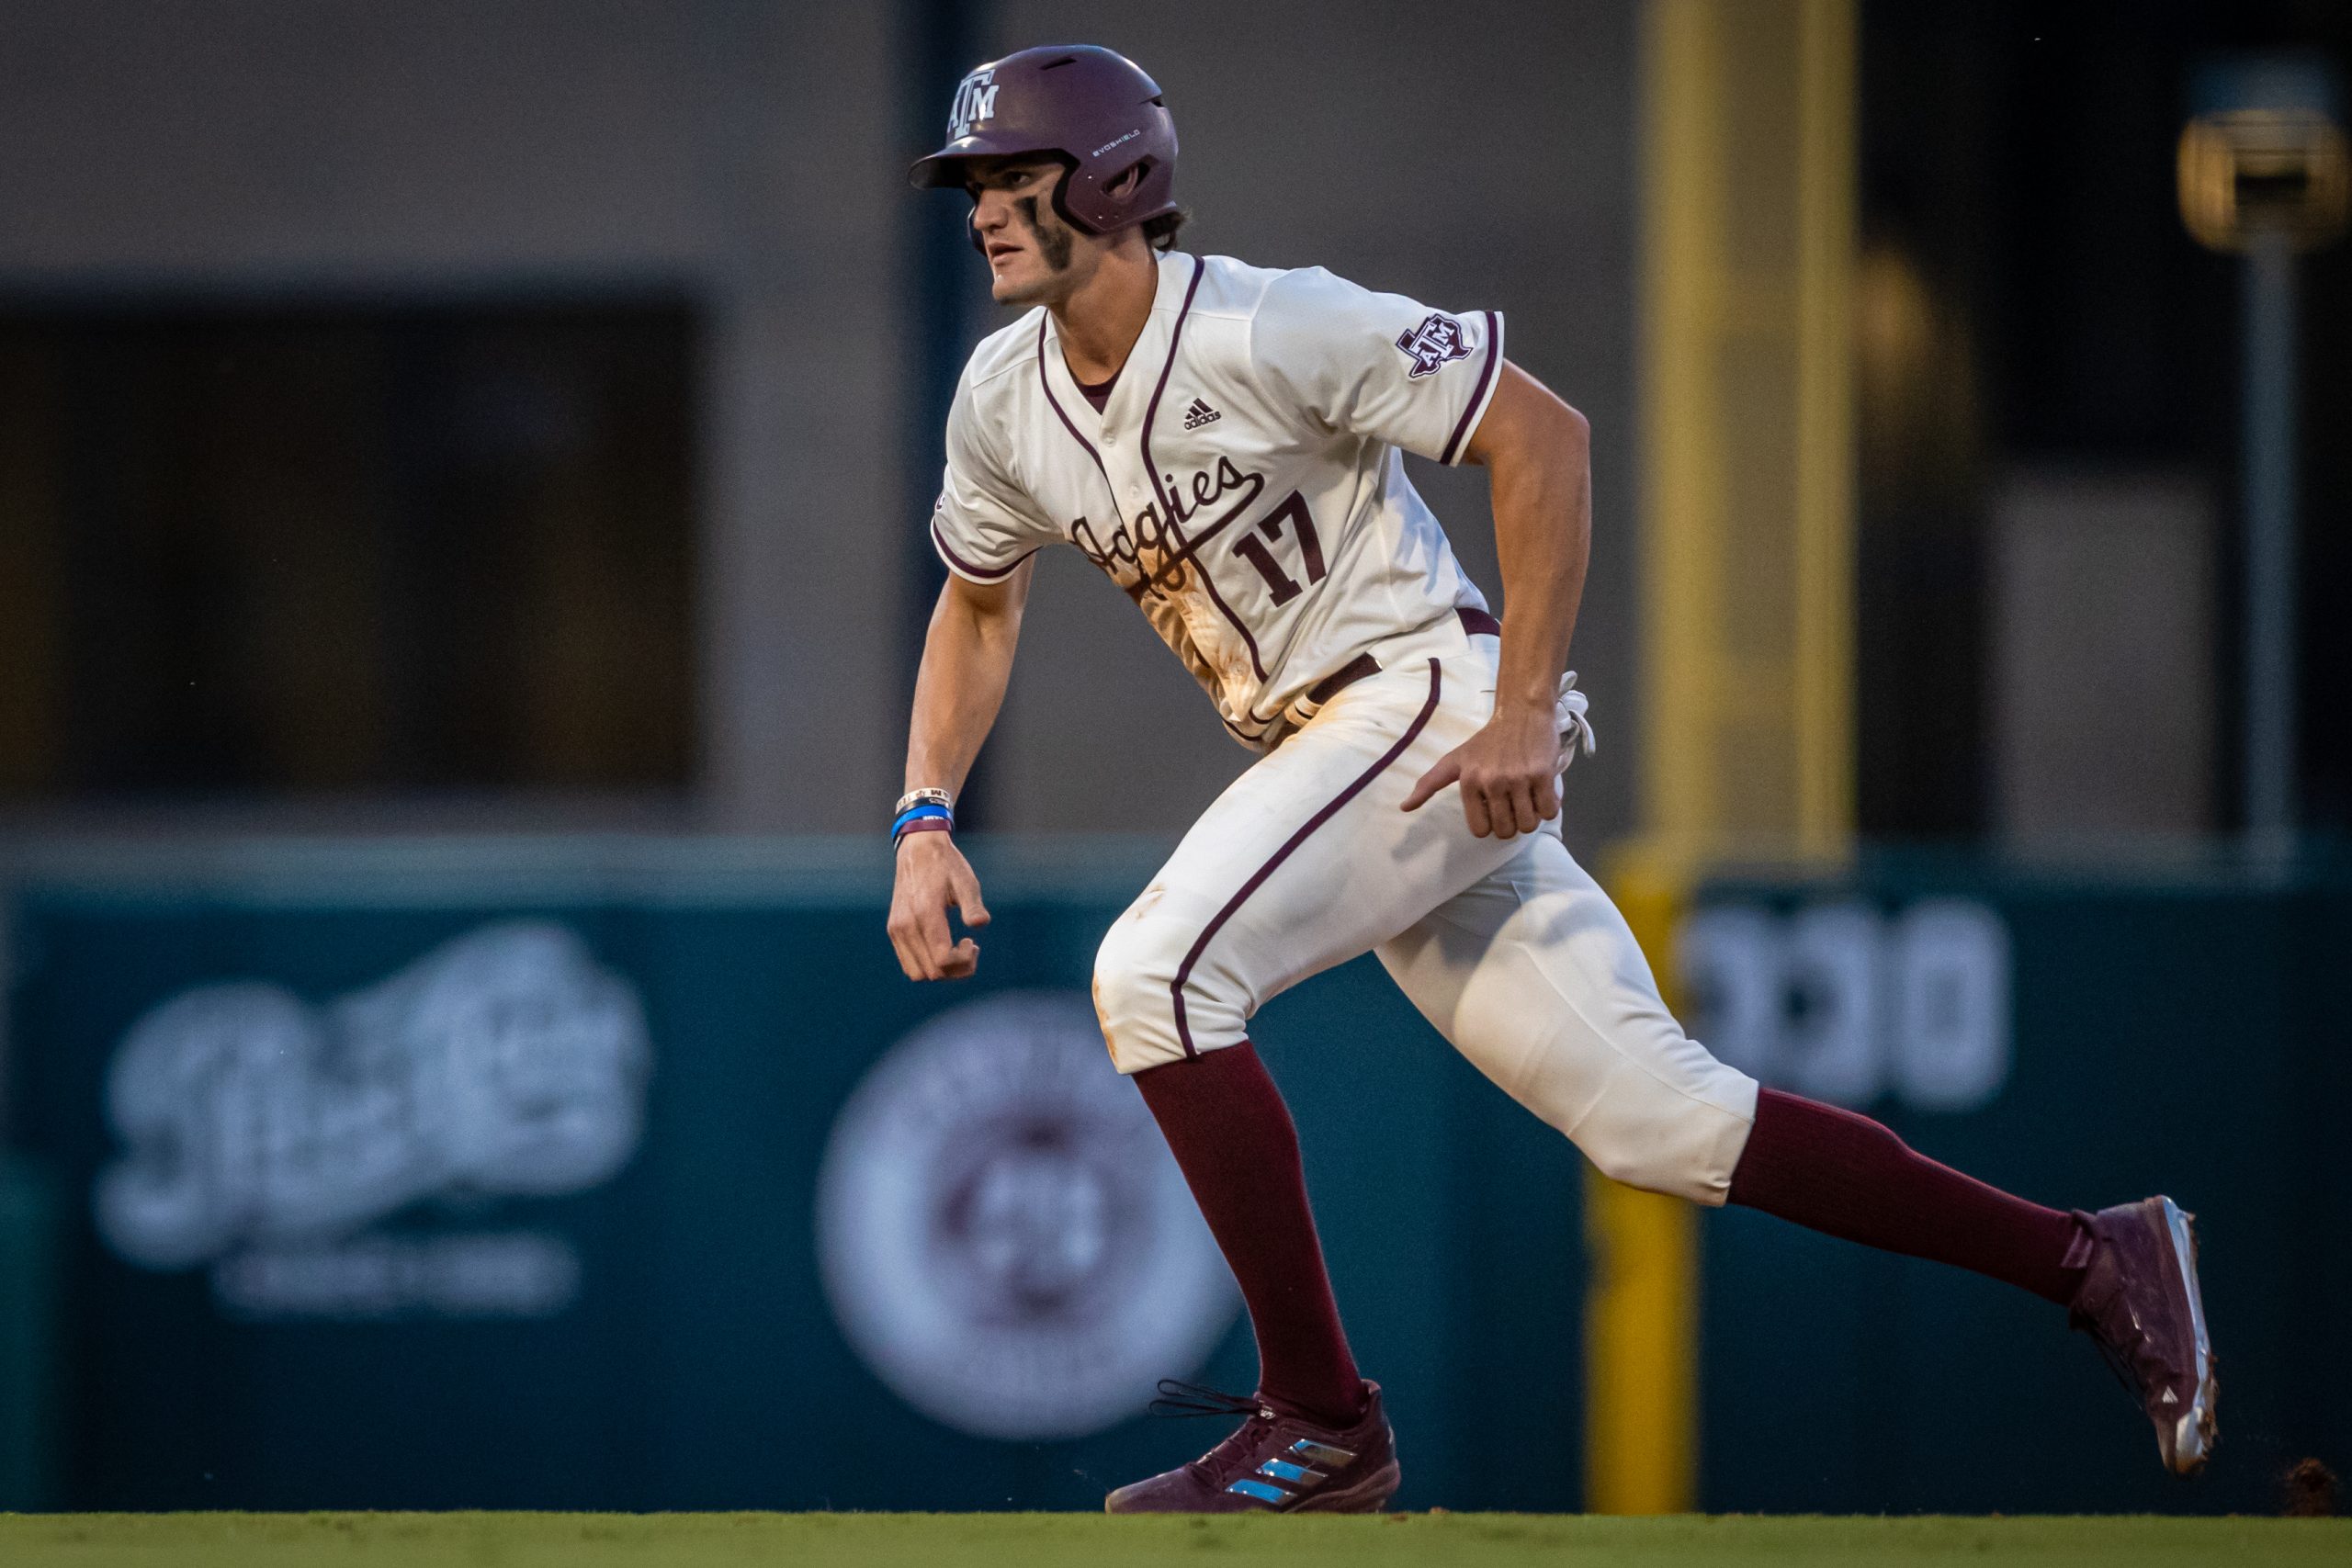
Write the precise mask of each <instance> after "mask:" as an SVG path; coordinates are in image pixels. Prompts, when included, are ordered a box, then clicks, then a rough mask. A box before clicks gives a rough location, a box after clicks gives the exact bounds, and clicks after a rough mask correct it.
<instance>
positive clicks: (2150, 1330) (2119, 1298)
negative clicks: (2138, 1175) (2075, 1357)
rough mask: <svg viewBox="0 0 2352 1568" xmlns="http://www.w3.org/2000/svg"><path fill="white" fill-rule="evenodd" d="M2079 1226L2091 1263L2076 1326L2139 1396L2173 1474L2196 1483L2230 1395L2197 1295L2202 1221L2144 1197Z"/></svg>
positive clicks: (2079, 1295) (2078, 1297)
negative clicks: (2224, 1397)
mask: <svg viewBox="0 0 2352 1568" xmlns="http://www.w3.org/2000/svg"><path fill="white" fill-rule="evenodd" d="M2075 1217H2076V1218H2077V1219H2079V1220H2080V1221H2082V1223H2083V1224H2084V1225H2085V1226H2086V1227H2087V1229H2088V1231H2089V1233H2090V1241H2091V1249H2090V1250H2091V1256H2090V1262H2089V1264H2088V1265H2087V1266H2086V1269H2084V1272H2083V1283H2082V1286H2081V1288H2080V1289H2079V1290H2077V1291H2076V1292H2075V1302H2074V1307H2073V1309H2072V1311H2071V1313H2070V1314H2069V1321H2071V1322H2072V1323H2073V1325H2075V1327H2076V1328H2079V1329H2081V1330H2083V1331H2084V1332H2085V1333H2086V1334H2088V1335H2089V1336H2090V1337H2092V1338H2093V1339H2095V1340H2097V1341H2098V1348H2099V1351H2100V1353H2101V1354H2102V1355H2104V1356H2105V1357H2106V1358H2107V1359H2108V1364H2109V1365H2110V1366H2112V1367H2113V1368H2115V1370H2116V1371H2117V1372H2118V1373H2119V1374H2120V1375H2121V1376H2123V1377H2124V1378H2126V1379H2127V1380H2128V1381H2129V1382H2130V1383H2131V1386H2132V1387H2133V1388H2134V1389H2135V1390H2136V1391H2137V1392H2138V1393H2139V1395H2140V1404H2141V1407H2142V1408H2143V1409H2144V1410H2146V1411H2147V1413H2148V1419H2149V1420H2150V1421H2153V1422H2154V1423H2155V1427H2156V1450H2157V1452H2158V1453H2160V1454H2161V1455H2163V1457H2164V1461H2165V1469H2167V1470H2170V1471H2173V1472H2176V1473H2177V1474H2180V1475H2194V1474H2196V1473H2197V1472H2199V1471H2200V1470H2202V1469H2204V1468H2205V1460H2206V1457H2207V1456H2208V1455H2210V1454H2211V1452H2212V1451H2213V1436H2214V1425H2213V1401H2214V1396H2215V1394H2216V1393H2218V1392H2219V1390H2220V1384H2219V1382H2217V1380H2216V1379H2215V1377H2214V1373H2213V1365H2214V1363H2213V1343H2212V1341H2211V1339H2210V1338H2209V1337H2207V1335H2206V1332H2205V1302H2204V1298H2203V1296H2202V1295H2201V1294H2200V1293H2199V1291H2198V1288H2197V1231H2196V1226H2195V1216H2194V1215H2192V1214H2189V1213H2187V1212H2186V1211H2184V1210H2183V1209H2182V1208H2181V1207H2180V1205H2179V1204H2177V1203H2175V1202H2174V1201H2172V1200H2171V1199H2169V1198H2143V1199H2142V1200H2141V1201H2139V1202H2137V1203H2123V1204H2119V1205H2118V1206H2116V1207H2115V1208H2112V1209H2101V1210H2100V1211H2099V1212H2098V1213H2096V1214H2085V1213H2079V1212H2078V1213H2076V1215H2075Z"/></svg>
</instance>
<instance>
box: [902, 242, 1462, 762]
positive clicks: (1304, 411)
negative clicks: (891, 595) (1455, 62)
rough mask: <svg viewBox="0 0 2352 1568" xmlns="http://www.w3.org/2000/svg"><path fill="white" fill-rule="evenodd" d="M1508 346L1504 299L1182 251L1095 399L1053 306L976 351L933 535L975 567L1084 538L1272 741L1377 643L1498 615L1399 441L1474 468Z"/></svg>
mask: <svg viewBox="0 0 2352 1568" xmlns="http://www.w3.org/2000/svg"><path fill="white" fill-rule="evenodd" d="M1502 356H1503V323H1502V317H1501V315H1500V314H1499V313H1498V312H1496V311H1493V310H1482V311H1477V312H1475V313H1471V314H1467V315H1456V314H1451V313H1448V312H1445V311H1442V310H1430V308H1428V307H1427V306H1424V305H1420V304H1417V303H1415V302H1414V301H1413V300H1410V299H1405V298H1403V297H1402V296H1400V295H1395V294H1375V293H1373V292H1372V291H1370V290H1369V289H1365V288H1358V287H1357V286H1356V285H1354V284H1352V283H1350V282H1348V281H1346V280H1345V279H1343V278H1340V277H1335V276H1332V275H1331V274H1330V273H1329V272H1326V271H1324V270H1323V269H1322V268H1320V267H1311V268H1306V269H1302V270H1298V271H1292V272H1283V271H1275V270H1271V269H1268V268H1264V267H1253V266H1248V265H1243V264H1242V263H1240V262H1237V261H1233V260H1231V259H1229V258H1227V257H1225V256H1205V257H1198V256H1191V255H1185V254H1169V255H1166V256H1163V257H1161V258H1160V261H1159V295H1158V297H1157V299H1155V300H1154V301H1153V305H1152V310H1151V317H1150V320H1149V321H1148V322H1147V323H1146V324H1145V326H1144V329H1143V335H1142V336H1141V337H1139V338H1137V339H1136V344H1135V347H1134V349H1133V350H1132V351H1131V352H1130V353H1129V354H1128V355H1127V360H1126V364H1125V366H1124V367H1122V368H1121V370H1120V372H1119V377H1118V380H1117V383H1116V385H1115V386H1114V388H1113V389H1112V390H1111V393H1110V396H1109V399H1108V400H1107V401H1106V403H1105V405H1104V407H1103V411H1102V412H1100V413H1097V412H1095V410H1094V407H1093V405H1092V404H1091V403H1090V402H1089V401H1088V400H1087V398H1086V396H1085V394H1084V393H1083V392H1082V391H1080V388H1079V386H1078V383H1077V381H1076V380H1075V378H1073V377H1072V376H1071V375H1070V371H1069V365H1068V363H1067V362H1066V361H1065V360H1064V359H1063V357H1062V350H1061V344H1060V341H1059V337H1058V334H1057V333H1056V332H1055V329H1054V323H1053V318H1052V316H1051V314H1050V313H1049V312H1047V311H1046V310H1045V309H1043V308H1042V307H1040V308H1039V309H1037V310H1032V311H1030V312H1029V313H1028V314H1026V315H1024V316H1023V317H1022V318H1021V320H1019V321H1015V322H1014V323H1013V324H1012V325H1011V326H1009V327H1006V328H1005V329H1003V330H1002V331H1001V332H998V333H993V334H991V335H990V336H989V337H988V338H986V339H985V340H983V341H982V342H981V344H980V345H979V346H978V348H977V349H976V350H974V351H973V354H972V357H971V361H970V363H969V364H968V365H967V366H966V367H965V370H964V375H963V378H962V379H961V380H960V381H959V382H958V383H957V385H956V402H955V407H954V409H953V411H952V412H950V413H949V415H948V420H947V469H946V475H945V478H944V481H943V483H942V485H941V489H940V495H939V502H938V504H937V506H936V508H935V509H934V510H933V515H932V538H933V544H934V545H936V547H938V550H939V553H940V556H941V558H943V559H944V560H945V562H946V563H947V567H948V569H949V570H951V571H954V572H956V574H957V575H959V576H962V577H965V578H968V579H970V580H972V581H976V582H993V581H1001V580H1002V579H1003V578H1004V577H1005V576H1007V575H1008V574H1010V573H1011V572H1012V570H1013V569H1014V568H1016V567H1017V566H1019V565H1020V564H1021V562H1022V561H1023V560H1024V559H1026V558H1028V557H1029V556H1030V555H1031V554H1032V553H1033V552H1035V550H1036V549H1038V548H1039V547H1041V546H1044V545H1046V544H1051V543H1054V542H1055V541H1057V540H1062V541H1067V542H1069V543H1070V544H1072V545H1075V546H1076V547H1078V548H1079V549H1080V551H1082V552H1083V553H1084V554H1085V555H1086V556H1087V558H1089V559H1091V560H1092V561H1093V562H1094V564H1095V565H1096V566H1098V567H1100V568H1102V569H1103V571H1104V572H1106V573H1108V574H1109V575H1110V577H1111V578H1112V580H1113V581H1115V582H1117V583H1118V584H1119V586H1120V587H1121V588H1123V589H1125V591H1126V592H1127V594H1128V596H1129V597H1131V598H1133V599H1134V600H1135V601H1136V604H1138V605H1140V606H1141V607H1142V609H1143V611H1144V614H1145V615H1147V616H1148V618H1149V619H1150V622H1151V625H1152V628H1153V629H1154V630H1155V631H1157V632H1158V633H1159V636H1160V637H1161V638H1162V639H1163V640H1164V641H1166V642H1167V644H1168V646H1169V647H1170V648H1171V649H1174V650H1175V652H1176V655H1177V657H1178V658H1180V659H1182V660H1183V661H1184V665H1185V667H1186V668H1187V669H1189V670H1190V671H1192V672H1193V676H1194V678H1195V679H1197V680H1198V681H1199V682H1201V684H1202V686H1203V687H1204V688H1205V689H1206V690H1207V692H1208V694H1209V695H1210V697H1211V698H1212V699H1213V700H1214V701H1215V702H1216V705H1217V710H1218V712H1219V713H1220V714H1221V715H1222V716H1224V719H1225V722H1226V725H1227V728H1229V729H1231V730H1232V732H1233V733H1234V735H1235V736H1237V737H1238V738H1239V739H1241V741H1242V742H1243V743H1244V744H1246V745H1249V746H1251V747H1253V748H1258V749H1261V750H1262V749H1265V748H1268V747H1270V746H1272V744H1274V743H1275V742H1277V741H1279V740H1280V739H1283V736H1284V735H1286V734H1287V733H1289V732H1290V730H1291V729H1293V728H1295V727H1296V726H1297V725H1299V724H1301V723H1303V722H1304V721H1305V719H1306V717H1307V716H1310V714H1311V713H1312V711H1313V707H1314V705H1313V703H1312V701H1311V700H1310V699H1309V698H1308V697H1307V694H1308V692H1309V691H1310V689H1311V688H1313V687H1314V686H1315V685H1316V684H1317V682H1320V681H1322V680H1323V679H1324V678H1325V677H1327V676H1329V675H1331V674H1332V673H1334V672H1335V671H1339V670H1340V669H1341V668H1342V667H1344V666H1346V665H1347V664H1348V663H1349V662H1350V661H1351V660H1353V659H1354V658H1355V657H1356V656H1357V655H1358V654H1360V653H1362V652H1363V651H1364V650H1365V649H1368V648H1370V647H1372V646H1373V645H1374V644H1375V643H1393V642H1394V641H1395V639H1397V638H1398V637H1408V638H1409V637H1410V635H1411V634H1413V633H1415V632H1419V631H1430V632H1431V633H1432V634H1434V633H1436V632H1438V631H1439V630H1441V629H1442V630H1443V631H1444V632H1445V633H1446V634H1448V637H1446V638H1445V639H1442V640H1440V639H1435V638H1434V637H1433V639H1432V647H1431V649H1430V651H1438V650H1439V649H1441V648H1442V649H1452V648H1455V647H1458V646H1459V636H1460V628H1459V624H1458V622H1457V612H1458V611H1459V610H1461V609H1465V608H1466V609H1471V610H1476V611H1484V610H1485V609H1486V607H1487V605H1486V601H1485V599H1484V598H1483V597H1482V596H1481V595H1480V593H1479V592H1478V590H1477V588H1476V586H1475V585H1474V584H1473V583H1472V582H1471V581H1470V580H1469V579H1468V578H1467V577H1466V576H1465V575H1464V573H1463V570H1462V568H1461V566H1460V565H1459V563H1457V562H1456V561H1455V559H1454V557H1453V549H1452V547H1450V546H1449V545H1448V544H1447V543H1446V537H1445V533H1444V530H1443V529H1442V527H1440V526H1439V525H1438V521H1437V519H1436V517H1435V516H1434V515H1432V514H1431V513H1430V509H1429V507H1428V505H1427V504H1426V503H1425V502H1423V501H1422V500H1421V498H1420V496H1419V494H1418V493H1417V492H1416V491H1414V489H1413V487H1412V484H1411V482H1410V481H1408V479H1406V477H1405V468H1404V459H1403V457H1402V456H1401V454H1402V453H1404V452H1414V453H1418V454H1419V455H1420V456H1422V457H1430V458H1434V459H1436V460H1437V461H1439V462H1442V463H1454V462H1459V461H1460V460H1461V457H1462V454H1463V449H1464V447H1465V446H1468V445H1469V442H1470V436H1471V433H1472V432H1473V431H1475V430H1476V428H1477V424H1478V421H1479V419H1480V418H1481V417H1482V416H1483V415H1484V414H1485V412H1486V409H1487V403H1488V402H1489V401H1490V400H1492V399H1493V397H1494V393H1495V388H1496V385H1497V384H1498V381H1499V379H1500V371H1501V366H1502ZM1406 650H1407V651H1411V649H1410V647H1409V644H1408V645H1406Z"/></svg>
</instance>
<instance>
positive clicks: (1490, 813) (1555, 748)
mask: <svg viewBox="0 0 2352 1568" xmlns="http://www.w3.org/2000/svg"><path fill="white" fill-rule="evenodd" d="M1558 725H1559V719H1558V716H1557V715H1556V714H1555V712H1554V711H1553V708H1552V705H1550V704H1548V703H1547V704H1545V705H1544V706H1543V707H1541V708H1532V707H1517V706H1513V707H1498V708H1496V709H1495V716H1494V717H1492V718H1490V719H1488V720H1487V722H1486V724H1485V725H1484V727H1482V728H1480V729H1479V731H1478V733H1477V734H1476V735H1474V736H1472V737H1471V738H1470V739H1467V740H1465V741H1464V742H1463V743H1462V744H1461V745H1459V746H1456V747H1455V748H1454V749H1453V750H1451V751H1448V752H1447V753H1446V754H1445V755H1444V756H1442V757H1440V758H1439V759H1438V760H1437V766H1435V767H1433V768H1431V769H1430V771H1429V772H1428V773H1423V774H1422V775H1421V779H1420V782H1419V784H1415V785H1414V786H1413V792H1412V794H1410V795H1407V796H1406V797H1405V809H1406V810H1408V811H1419V809H1420V808H1421V807H1422V806H1423V805H1424V804H1425V803H1426V802H1427V801H1428V800H1429V798H1430V796H1431V795H1435V794H1436V793H1437V792H1438V791H1440V790H1442V789H1443V788H1444V787H1445V786H1446V785H1448V784H1460V785H1461V786H1462V815H1463V816H1464V818H1467V819H1468V821H1469V824H1470V831H1471V832H1472V833H1473V834H1475V835H1476V836H1477V837H1479V838H1481V839H1483V838H1486V837H1487V835H1488V834H1492V835H1493V836H1494V837H1496V838H1498V839H1515V838H1517V837H1518V836H1519V835H1520V834H1521V833H1532V832H1533V831H1535V829H1536V828H1537V827H1538V826H1540V825H1541V824H1543V823H1545V822H1549V821H1550V820H1551V819H1552V818H1555V817H1557V816H1558V815H1559V814H1560V733H1559V728H1558Z"/></svg>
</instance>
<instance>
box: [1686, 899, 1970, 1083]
mask: <svg viewBox="0 0 2352 1568" xmlns="http://www.w3.org/2000/svg"><path fill="white" fill-rule="evenodd" d="M1675 956H1676V960H1677V963H1676V967H1677V969H1678V970H1679V977H1680V980H1681V982H1682V987H1683V994H1684V995H1685V996H1686V997H1688V998H1690V1000H1691V1007H1690V1012H1691V1032H1692V1033H1693V1034H1694V1035H1695V1036H1696V1037H1697V1038H1698V1039H1700V1040H1701V1041H1702V1042H1703V1043H1705V1044H1706V1045H1707V1047H1708V1048H1709V1049H1710V1050H1712V1051H1713V1052H1714V1053H1715V1055H1718V1056H1720V1057H1722V1058H1723V1059H1724V1061H1726V1062H1729V1063H1730V1064H1731V1065H1732V1066H1736V1067H1737V1068H1739V1069H1740V1070H1741V1071H1742V1072H1745V1073H1747V1074H1748V1075H1750V1076H1751V1077H1756V1078H1759V1079H1761V1080H1762V1081H1764V1082H1765V1083H1769V1084H1772V1085H1775V1086H1777V1087H1780V1088H1782V1089H1792V1090H1793V1091H1795V1092H1797V1093H1799V1094H1804V1095H1809V1096H1811V1097H1812V1098H1814V1099H1816V1100H1830V1101H1833V1102H1835V1103H1837V1104H1840V1105H1852V1106H1864V1105H1868V1104H1870V1103H1871V1102H1872V1101H1873V1100H1878V1099H1879V1098H1880V1097H1882V1096H1883V1095H1886V1094H1890V1093H1891V1094H1893V1095H1894V1096H1896V1097H1897V1098H1899V1099H1900V1100H1902V1101H1903V1102H1904V1103H1905V1104H1906V1105H1909V1106H1910V1107H1912V1108H1913V1109H1915V1110H1919V1111H1974V1110H1978V1109H1980V1108H1982V1107H1984V1106H1985V1105H1989V1104H1991V1103H1992V1101H1993V1100H1994V1099H1995V1098H1996V1096H1998V1095H1999V1094H2000V1092H2001V1088H2002V1086H2003V1085H2004V1084H2006V1083H2007V1081H2008V1077H2009V1060H2010V1055H2011V1048H2012V1039H2011V1034H2012V1023H2011V1008H2010V996H2009V932H2008V928H2007V926H2006V925H2004V924H2003V923H2002V921H2001V918H2000V916H1998V915H1997V914H1996V913H1994V912H1993V911H1992V910H1991V909H1989V908H1985V906H1984V905H1982V904H1980V903H1977V902H1975V901H1973V900H1972V899H1966V898H1930V899H1926V900H1923V901H1921V902H1919V903H1917V904H1913V905H1911V906H1909V907H1908V908H1905V909H1903V910H1901V911H1900V912H1898V913H1896V914H1894V915H1893V916H1888V915H1884V914H1882V913H1881V912H1880V911H1879V910H1878V908H1876V907H1874V906H1872V905H1870V904H1866V903H1861V902H1859V901H1855V902H1846V903H1837V904H1817V905H1814V906H1811V907H1809V908H1801V909H1797V910H1795V911H1793V912H1791V913H1786V914H1783V913H1781V912H1778V911H1776V910H1773V909H1770V908H1763V907H1761V906H1759V905H1755V904H1729V903H1726V904H1716V905H1712V906H1709V907H1706V908H1701V909H1699V910H1697V911H1696V912H1695V913H1693V914H1692V915H1691V917H1690V919H1687V920H1685V921H1684V922H1683V923H1682V927H1681V929H1680V930H1679V931H1678V932H1677V933H1676V936H1675Z"/></svg>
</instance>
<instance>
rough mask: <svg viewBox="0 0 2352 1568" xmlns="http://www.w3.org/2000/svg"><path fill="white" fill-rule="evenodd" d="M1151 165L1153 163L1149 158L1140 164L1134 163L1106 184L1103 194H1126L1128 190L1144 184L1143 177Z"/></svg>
mask: <svg viewBox="0 0 2352 1568" xmlns="http://www.w3.org/2000/svg"><path fill="white" fill-rule="evenodd" d="M1150 167H1151V164H1150V160H1148V159H1146V160H1145V161H1144V162H1142V163H1140V164H1134V165H1132V166H1131V167H1129V168H1128V170H1127V172H1126V173H1125V174H1123V175H1120V176H1119V177H1118V178H1116V179H1114V180H1113V181H1112V182H1111V183H1110V184H1109V185H1107V186H1103V194H1104V195H1106V196H1125V195H1126V194H1127V192H1129V191H1131V190H1133V189H1135V188H1136V186H1139V185H1141V184H1143V177H1144V175H1145V174H1146V173H1148V171H1149V169H1150Z"/></svg>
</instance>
